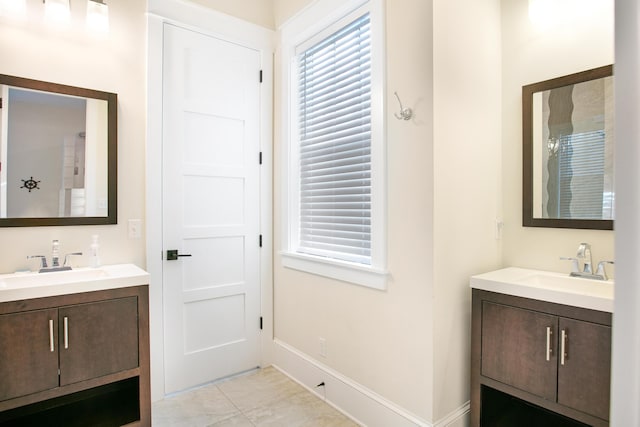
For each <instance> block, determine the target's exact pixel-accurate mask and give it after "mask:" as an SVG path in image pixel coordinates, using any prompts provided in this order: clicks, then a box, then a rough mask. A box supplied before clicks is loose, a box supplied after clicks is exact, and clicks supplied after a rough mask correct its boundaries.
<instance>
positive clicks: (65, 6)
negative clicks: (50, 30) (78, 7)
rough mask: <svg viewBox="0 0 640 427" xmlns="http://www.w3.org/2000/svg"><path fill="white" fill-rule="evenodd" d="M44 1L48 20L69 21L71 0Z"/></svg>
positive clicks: (57, 22)
mask: <svg viewBox="0 0 640 427" xmlns="http://www.w3.org/2000/svg"><path fill="white" fill-rule="evenodd" d="M42 2H43V3H44V16H45V18H46V20H47V21H48V22H50V23H54V24H62V23H67V22H69V20H70V18H71V7H70V6H69V0H42Z"/></svg>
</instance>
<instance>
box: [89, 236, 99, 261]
mask: <svg viewBox="0 0 640 427" xmlns="http://www.w3.org/2000/svg"><path fill="white" fill-rule="evenodd" d="M99 251H100V243H98V235H97V234H94V235H93V236H91V246H90V250H89V265H90V266H91V267H93V268H96V267H100V253H99Z"/></svg>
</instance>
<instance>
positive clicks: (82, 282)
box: [0, 264, 149, 302]
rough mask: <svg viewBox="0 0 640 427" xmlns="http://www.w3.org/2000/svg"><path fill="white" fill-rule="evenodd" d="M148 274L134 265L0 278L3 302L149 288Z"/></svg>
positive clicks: (6, 275) (1, 300)
mask: <svg viewBox="0 0 640 427" xmlns="http://www.w3.org/2000/svg"><path fill="white" fill-rule="evenodd" d="M148 283H149V273H147V272H146V271H144V270H143V269H141V268H140V267H138V266H136V265H134V264H115V265H105V266H102V267H98V268H77V269H73V270H69V271H56V272H49V273H35V272H27V273H12V274H0V302H8V301H18V300H23V299H30V298H42V297H51V296H58V295H66V294H76V293H81V292H91V291H101V290H106V289H116V288H125V287H129V286H138V285H146V284H148Z"/></svg>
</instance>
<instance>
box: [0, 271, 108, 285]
mask: <svg viewBox="0 0 640 427" xmlns="http://www.w3.org/2000/svg"><path fill="white" fill-rule="evenodd" d="M101 277H107V272H106V271H105V270H103V269H101V268H92V269H78V270H67V271H55V272H50V273H16V274H13V275H6V276H5V277H1V276H0V289H3V288H15V287H28V286H47V285H58V284H61V283H74V282H82V281H86V280H95V279H98V278H101Z"/></svg>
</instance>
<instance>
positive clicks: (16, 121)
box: [0, 74, 118, 227]
mask: <svg viewBox="0 0 640 427" xmlns="http://www.w3.org/2000/svg"><path fill="white" fill-rule="evenodd" d="M0 91H1V94H2V104H1V106H2V109H1V110H0V111H1V115H0V227H33V226H52V225H101V224H116V223H117V206H118V189H117V185H118V173H117V163H118V160H117V151H118V114H117V109H118V98H117V95H116V94H115V93H110V92H103V91H98V90H93V89H85V88H80V87H75V86H67V85H61V84H56V83H50V82H45V81H40V80H32V79H26V78H22V77H15V76H8V75H2V74H0Z"/></svg>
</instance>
